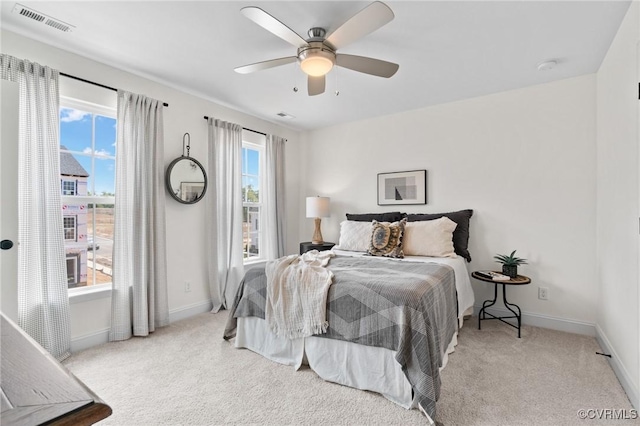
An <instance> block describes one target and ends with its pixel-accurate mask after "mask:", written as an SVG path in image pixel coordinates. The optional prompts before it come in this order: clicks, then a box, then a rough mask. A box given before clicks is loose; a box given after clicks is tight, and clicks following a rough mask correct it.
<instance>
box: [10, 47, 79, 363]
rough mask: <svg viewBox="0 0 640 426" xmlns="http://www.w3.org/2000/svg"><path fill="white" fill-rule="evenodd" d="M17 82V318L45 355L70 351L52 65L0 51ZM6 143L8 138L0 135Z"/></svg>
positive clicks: (56, 99) (56, 94) (56, 101)
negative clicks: (45, 352)
mask: <svg viewBox="0 0 640 426" xmlns="http://www.w3.org/2000/svg"><path fill="white" fill-rule="evenodd" d="M0 78H2V79H4V80H11V81H15V82H18V84H19V90H20V106H19V108H20V111H19V129H20V134H19V140H18V143H19V164H18V193H19V195H18V204H19V205H18V212H19V217H20V225H19V230H18V235H19V240H20V244H19V245H18V323H19V324H20V327H22V329H23V330H24V331H26V332H27V333H28V334H29V335H30V336H31V337H33V338H34V339H35V340H36V341H37V342H38V343H39V344H40V345H41V346H42V347H43V348H45V349H46V350H47V351H49V353H51V355H53V356H54V357H56V358H57V359H59V360H62V359H64V358H66V357H68V356H69V355H70V347H71V338H70V331H69V296H68V293H67V273H66V268H65V264H66V262H65V254H64V253H65V252H64V239H63V233H62V203H61V198H60V192H61V190H60V160H59V156H58V155H59V154H58V145H59V143H60V142H59V135H58V133H59V114H60V112H59V104H60V97H59V90H58V71H56V70H52V69H51V68H49V67H45V66H41V65H39V64H37V63H32V62H29V61H27V60H20V59H17V58H15V57H13V56H9V55H4V54H2V55H1V56H0ZM2 143H12V141H2Z"/></svg>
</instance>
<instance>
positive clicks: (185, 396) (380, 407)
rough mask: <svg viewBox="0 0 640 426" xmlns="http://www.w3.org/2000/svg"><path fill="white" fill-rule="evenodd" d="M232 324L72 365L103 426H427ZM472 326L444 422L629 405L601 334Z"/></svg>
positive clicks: (442, 409)
mask: <svg viewBox="0 0 640 426" xmlns="http://www.w3.org/2000/svg"><path fill="white" fill-rule="evenodd" d="M226 317H227V313H226V312H222V313H219V314H201V315H198V316H195V317H193V318H190V319H187V320H184V321H180V322H178V323H175V324H172V325H171V326H169V327H166V328H163V329H161V330H158V331H156V332H155V333H154V334H153V335H152V336H151V337H149V338H134V339H131V340H129V341H126V342H119V343H108V344H104V345H101V346H98V347H95V348H91V349H88V350H86V351H83V352H81V353H78V354H75V355H73V356H72V357H71V358H70V359H68V360H67V361H66V362H65V365H66V366H67V367H68V368H69V369H70V370H71V371H72V372H73V373H74V374H76V375H77V376H78V377H79V378H80V379H81V380H83V381H84V382H85V383H86V384H87V385H88V386H89V387H90V388H91V389H93V390H94V391H95V392H96V393H97V394H98V395H99V396H100V397H101V398H103V399H104V400H105V401H106V402H107V403H108V404H109V405H110V406H111V407H112V408H113V414H112V415H111V416H110V417H109V418H107V419H105V420H104V421H103V422H101V423H100V424H105V425H107V424H109V425H179V424H180V425H205V424H270V425H298V424H326V425H338V424H381V425H383V424H384V425H387V424H397V425H400V424H402V425H406V424H424V423H425V418H424V417H423V416H422V415H421V414H420V413H419V412H418V411H417V410H405V409H403V408H401V407H399V406H397V405H395V404H393V403H392V402H390V401H388V400H386V399H385V398H383V397H382V396H380V395H377V394H374V393H371V392H364V391H359V390H356V389H351V388H347V387H345V386H340V385H336V384H333V383H328V382H325V381H323V380H322V379H320V378H318V377H317V376H316V374H315V373H314V372H313V371H311V370H309V369H308V368H305V369H303V370H301V371H297V372H296V371H294V369H293V368H292V367H287V366H283V365H279V364H276V363H273V362H271V361H268V360H266V359H264V358H262V357H261V356H259V355H257V354H254V353H253V352H251V351H248V350H244V349H236V348H234V347H233V345H232V344H231V343H228V342H225V341H224V340H223V339H222V331H223V329H224V324H225V321H226ZM474 320H475V318H473V319H472V320H471V321H468V322H467V323H466V324H465V327H463V329H462V330H461V332H460V337H459V344H458V346H457V348H456V352H454V353H453V354H451V355H450V356H449V364H448V366H447V368H445V370H444V371H443V373H442V383H443V385H442V394H441V397H440V401H439V402H438V406H437V409H438V414H437V420H438V422H439V423H442V424H444V425H446V426H450V425H510V426H514V425H574V424H575V425H583V426H584V425H589V426H591V425H596V424H603V422H599V421H596V420H579V419H578V417H577V414H576V413H577V411H578V410H579V409H590V408H592V409H606V408H610V409H627V410H631V408H632V407H631V404H630V402H629V400H628V399H627V397H626V395H625V393H624V391H623V390H622V387H621V386H620V384H619V383H618V381H617V379H616V377H615V376H614V374H613V371H612V370H611V368H610V367H609V365H608V362H607V361H606V359H605V358H604V357H602V356H599V355H596V354H595V352H596V351H599V350H600V348H599V346H598V344H597V343H596V341H595V339H593V338H590V337H585V336H579V335H573V334H568V333H562V332H557V331H552V330H546V329H541V328H535V327H526V326H525V327H524V328H523V330H522V339H518V338H517V337H516V334H515V333H516V331H515V330H514V329H512V328H510V327H508V326H506V325H504V324H501V323H499V322H497V321H488V322H486V323H484V324H483V326H482V327H483V329H482V330H481V331H479V330H477V323H476V322H475V321H474ZM612 423H614V424H616V425H628V424H637V423H638V422H637V421H630V420H626V421H625V420H618V421H613V422H612ZM609 424H611V423H609Z"/></svg>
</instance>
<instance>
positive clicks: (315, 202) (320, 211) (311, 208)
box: [307, 197, 329, 244]
mask: <svg viewBox="0 0 640 426" xmlns="http://www.w3.org/2000/svg"><path fill="white" fill-rule="evenodd" d="M307 217H313V218H315V223H316V229H315V231H314V232H313V238H312V239H311V242H312V243H313V244H322V243H323V242H324V241H322V231H321V230H320V221H321V219H320V218H321V217H329V197H307Z"/></svg>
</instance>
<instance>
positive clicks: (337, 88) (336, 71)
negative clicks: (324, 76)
mask: <svg viewBox="0 0 640 426" xmlns="http://www.w3.org/2000/svg"><path fill="white" fill-rule="evenodd" d="M333 72H334V73H336V91H335V94H336V96H340V90H339V87H338V69H337V68H335V69H334V70H333Z"/></svg>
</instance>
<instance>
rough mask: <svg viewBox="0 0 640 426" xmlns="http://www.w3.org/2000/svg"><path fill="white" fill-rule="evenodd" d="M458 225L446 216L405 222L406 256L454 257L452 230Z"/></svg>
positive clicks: (404, 248)
mask: <svg viewBox="0 0 640 426" xmlns="http://www.w3.org/2000/svg"><path fill="white" fill-rule="evenodd" d="M456 226H458V224H457V223H455V222H454V221H452V220H451V219H449V218H448V217H446V216H443V217H441V218H440V219H434V220H422V221H419V222H407V224H406V225H405V228H404V241H403V243H402V244H403V250H404V254H405V255H407V256H432V257H456V253H455V251H454V250H453V231H454V230H455V229H456Z"/></svg>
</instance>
